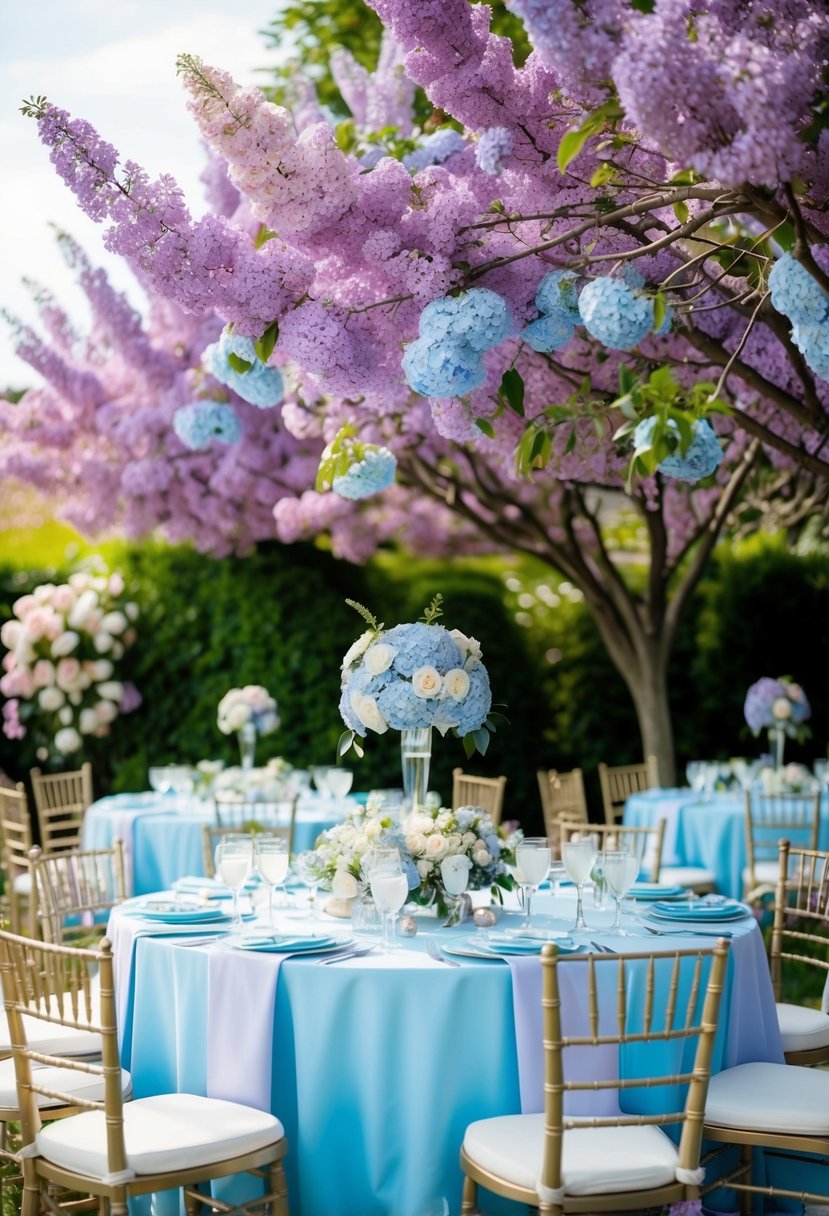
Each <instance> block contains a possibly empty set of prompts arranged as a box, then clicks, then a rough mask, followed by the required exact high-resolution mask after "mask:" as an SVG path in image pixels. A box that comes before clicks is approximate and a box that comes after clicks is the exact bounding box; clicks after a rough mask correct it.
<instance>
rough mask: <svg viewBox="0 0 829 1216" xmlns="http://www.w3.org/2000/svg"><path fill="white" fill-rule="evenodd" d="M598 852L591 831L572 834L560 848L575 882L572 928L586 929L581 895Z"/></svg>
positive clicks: (566, 868)
mask: <svg viewBox="0 0 829 1216" xmlns="http://www.w3.org/2000/svg"><path fill="white" fill-rule="evenodd" d="M597 852H598V843H597V840H596V837H595V835H594V834H593V833H592V832H587V833H584V834H580V835H578V836H572V837H571V838H570V839H569V840H567V841H565V843H564V844H563V846H562V849H561V860H562V861H563V862H564V868H565V870H566V871H567V874H568V876H569V877H570V878H571V879H572V881H573V882H574V883H575V884H576V923H575V925H574V926H573V928H574V929H586V928H587V927H588V926H587V922H586V921H585V919H584V908H583V897H584V884H585V882H586V881H587V879H588V877H589V876H590V871H591V870H592V869H593V864H594V862H595V860H596V853H597Z"/></svg>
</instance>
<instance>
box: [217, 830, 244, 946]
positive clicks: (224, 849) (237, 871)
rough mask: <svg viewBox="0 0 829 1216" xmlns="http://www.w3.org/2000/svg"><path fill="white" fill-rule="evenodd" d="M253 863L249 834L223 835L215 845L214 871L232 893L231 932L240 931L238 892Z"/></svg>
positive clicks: (240, 916) (240, 914)
mask: <svg viewBox="0 0 829 1216" xmlns="http://www.w3.org/2000/svg"><path fill="white" fill-rule="evenodd" d="M252 865H253V842H252V841H251V838H250V837H249V836H225V837H224V839H223V840H221V841H219V843H218V845H217V846H216V873H217V874H218V876H219V878H220V879H221V880H222V882H223V883H224V884H225V886H226V887H229V888H230V890H231V892H232V893H233V913H232V917H231V924H230V927H231V932H233V933H241V931H242V913H241V909H240V907H239V892H240V891H241V890H242V888H243V887H244V885H245V883H246V882H247V880H248V878H249V877H250V872H251V867H252Z"/></svg>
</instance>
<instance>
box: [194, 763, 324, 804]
mask: <svg viewBox="0 0 829 1216" xmlns="http://www.w3.org/2000/svg"><path fill="white" fill-rule="evenodd" d="M304 776H305V775H304V774H302V773H301V772H300V770H298V769H295V768H293V766H292V765H290V764H289V763H288V761H287V760H283V759H282V757H281V756H273V757H272V758H271V759H270V760H269V761H268V762H267V764H265V765H263V766H262V767H261V768H240V767H239V766H238V765H233V766H232V767H223V768H222V769H221V771H220V772H217V773H216V774H215V775H214V776H213V779H212V792H213V793H214V794H217V793H219V794H222V793H223V794H238V795H239V798H240V799H250V800H252V801H259V802H280V801H282V800H284V799H289V798H293V797H294V795H295V794H298V793H299V792H300V788H301V786H302V784H303V778H304Z"/></svg>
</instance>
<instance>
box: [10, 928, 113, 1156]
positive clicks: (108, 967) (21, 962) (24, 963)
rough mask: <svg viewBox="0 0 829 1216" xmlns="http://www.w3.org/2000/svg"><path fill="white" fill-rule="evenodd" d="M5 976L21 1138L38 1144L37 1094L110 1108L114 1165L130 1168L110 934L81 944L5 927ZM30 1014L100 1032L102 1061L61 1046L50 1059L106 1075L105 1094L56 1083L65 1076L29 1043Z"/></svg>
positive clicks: (109, 1140)
mask: <svg viewBox="0 0 829 1216" xmlns="http://www.w3.org/2000/svg"><path fill="white" fill-rule="evenodd" d="M0 980H1V981H2V987H3V1001H4V1004H5V1007H6V1017H7V1019H8V1024H9V1031H10V1034H11V1041H12V1050H13V1053H14V1068H15V1077H16V1080H17V1094H18V1104H19V1107H20V1121H21V1140H22V1143H23V1144H24V1145H28V1144H32V1143H33V1142H34V1139H35V1136H36V1135H37V1133H38V1132H39V1131H40V1126H41V1119H40V1113H39V1111H38V1107H37V1095H39V1094H44V1095H46V1096H49V1097H51V1098H53V1099H57V1100H58V1101H59V1102H61V1104H65V1105H67V1106H72V1107H75V1108H78V1107H80V1108H82V1109H83V1110H102V1111H105V1115H106V1127H107V1153H108V1172H109V1173H110V1174H119V1173H120V1172H121V1171H123V1170H125V1169H126V1168H127V1157H126V1149H125V1146H124V1116H123V1098H122V1094H121V1065H120V1060H119V1058H118V1034H117V1026H116V1022H115V990H114V984H113V976H112V950H111V947H110V943H109V941H108V939H107V938H103V939H102V941H101V943H100V945H99V947H98V949H97V950H81V949H77V948H75V947H72V946H61V945H57V944H55V943H54V942H40V941H33V940H32V939H31V938H26V937H17V936H15V935H14V934H12V933H4V932H0ZM24 1016H25V1017H26V1018H27V1020H28V1019H33V1020H36V1021H39V1022H44V1023H46V1024H47V1025H48V1026H49V1027H51V1028H54V1027H56V1026H64V1027H71V1028H73V1029H76V1030H85V1031H91V1032H93V1033H95V1034H99V1035H100V1036H101V1042H102V1049H101V1061H100V1063H99V1062H97V1061H95V1060H93V1059H91V1058H90V1057H88V1056H87V1057H84V1058H83V1059H82V1060H81V1059H79V1058H78V1057H77V1056H75V1057H70V1056H62V1055H60V1054H59V1053H58V1052H55V1053H54V1054H51V1055H50V1062H53V1063H55V1064H56V1065H58V1066H59V1067H60V1068H67V1069H70V1070H72V1071H74V1072H83V1073H86V1074H92V1075H93V1076H99V1077H101V1078H102V1081H103V1089H104V1098H103V1099H102V1100H101V1101H95V1100H93V1099H90V1098H88V1097H87V1098H80V1097H79V1096H78V1095H77V1093H76V1094H70V1093H68V1092H66V1091H62V1090H60V1089H57V1088H55V1087H56V1086H57V1085H59V1080H58V1079H57V1078H56V1075H55V1073H53V1072H52V1071H51V1069H49V1070H40V1069H38V1068H33V1067H32V1064H33V1062H34V1063H37V1054H38V1053H37V1052H36V1048H32V1049H30V1048H29V1047H28V1046H27V1042H26V1025H25V1023H24V1021H23V1017H24Z"/></svg>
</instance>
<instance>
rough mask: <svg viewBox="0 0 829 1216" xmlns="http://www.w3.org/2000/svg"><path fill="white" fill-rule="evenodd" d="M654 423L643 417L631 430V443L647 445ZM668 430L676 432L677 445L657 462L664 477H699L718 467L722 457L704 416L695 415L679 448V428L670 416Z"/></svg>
mask: <svg viewBox="0 0 829 1216" xmlns="http://www.w3.org/2000/svg"><path fill="white" fill-rule="evenodd" d="M655 427H656V419H655V418H653V417H651V418H643V419H642V421H641V422H640V423H639V425H638V426H637V428H636V430H635V431H634V432H633V442H634V446H635V447H637V448H644V447H647V446H648V444H649V443H650V441H651V437H652V436H653V432H654V428H655ZM668 430H669V431H671V432H673V433H674V434H675V435H676V436H677V447H676V449H675V450H674V451H673V452H672V454H671V455H670V456H666V457H665V459H664V460H663V461H661V462H660V464H659V465H658V466H657V467H658V469H659V472H660V473H663V474H664V475H665V477H675V478H677V479H678V480H679V481H688V482H695V481H702V479H703V478H704V477H710V476H711V474H712V473H713V472H714V471H715V470H716V469H717V468H718V467H719V465H720V461H721V460H722V458H723V450H722V448H721V447H720V441H719V440H718V439H717V436H716V435H715V434H714V431H713V429H712V427H711V424H710V423H709V422H707V421H706V420H705V418H697V419H696V421H695V422H694V423H693V424H692V427H691V430H692V433H693V434H692V439H691V442H690V444H689V445H688V447H687V449H686V450H685V451H684V452H683V451H682V450H681V448H680V446H679V439H678V436H679V428H678V427H677V425H676V423H675V422H674V421H673V419H672V418H671V419H669V420H668Z"/></svg>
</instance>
